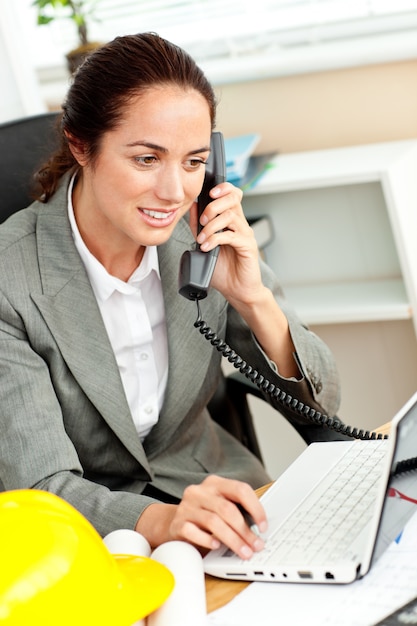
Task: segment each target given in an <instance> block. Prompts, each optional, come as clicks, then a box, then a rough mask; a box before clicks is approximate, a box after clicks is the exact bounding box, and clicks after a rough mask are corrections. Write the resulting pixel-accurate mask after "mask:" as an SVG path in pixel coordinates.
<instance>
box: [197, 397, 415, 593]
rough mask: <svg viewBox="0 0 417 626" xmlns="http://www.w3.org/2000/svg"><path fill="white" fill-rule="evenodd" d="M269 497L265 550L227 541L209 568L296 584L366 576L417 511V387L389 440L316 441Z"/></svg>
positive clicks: (217, 572) (206, 566)
mask: <svg viewBox="0 0 417 626" xmlns="http://www.w3.org/2000/svg"><path fill="white" fill-rule="evenodd" d="M404 469H406V470H407V471H404ZM261 501H262V504H263V506H264V508H265V510H266V514H267V518H268V524H269V528H268V531H267V532H266V533H265V534H264V535H263V538H264V539H265V542H266V545H265V548H264V549H263V550H262V551H261V552H259V553H256V554H254V556H253V557H252V558H251V559H250V560H248V561H245V560H242V559H240V558H239V557H238V556H237V555H236V554H234V553H233V552H232V551H231V550H229V549H228V548H226V547H225V546H222V547H220V548H219V549H218V550H213V551H211V552H209V553H208V554H207V555H206V556H205V557H204V561H203V562H204V569H205V572H206V573H208V574H211V575H213V576H217V577H220V578H226V579H236V580H247V581H253V580H256V581H269V582H291V583H296V582H300V583H349V582H352V581H354V580H356V579H357V578H360V577H362V576H364V575H365V574H366V573H367V572H368V571H369V569H370V567H371V565H372V563H373V562H374V561H375V560H376V559H377V558H378V557H379V556H380V555H381V554H382V553H383V552H384V551H385V549H386V548H387V547H388V545H390V543H391V542H392V541H395V540H396V538H397V537H399V535H400V533H401V531H402V529H403V528H404V526H405V524H406V522H407V521H408V520H409V519H410V517H411V516H412V515H413V513H414V512H415V511H417V393H416V394H415V395H414V396H413V397H412V398H411V399H410V400H409V401H408V402H407V404H406V405H405V406H404V407H403V408H402V409H401V410H400V411H399V413H398V414H397V415H396V416H395V417H394V418H393V420H392V426H391V431H390V436H389V438H388V439H383V440H378V439H377V440H368V441H362V440H353V439H352V441H351V442H350V441H333V442H325V443H313V444H311V445H310V446H308V447H307V448H306V450H305V451H304V452H303V453H302V454H301V455H300V456H299V457H298V458H297V459H296V460H295V462H294V463H293V464H292V465H290V467H289V468H288V469H287V470H286V471H285V472H284V473H283V474H282V476H280V477H279V478H278V479H277V480H276V481H275V482H274V484H273V485H272V486H271V487H270V488H269V489H268V491H267V492H266V493H265V494H264V495H263V496H262V498H261ZM304 509H307V513H306V512H305V511H304Z"/></svg>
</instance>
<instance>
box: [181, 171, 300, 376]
mask: <svg viewBox="0 0 417 626" xmlns="http://www.w3.org/2000/svg"><path fill="white" fill-rule="evenodd" d="M210 195H211V197H212V198H213V201H212V202H210V203H209V204H208V205H207V206H206V208H205V209H204V212H203V213H202V215H201V217H200V223H201V224H202V226H203V228H202V230H201V232H200V233H199V235H198V236H197V241H198V243H199V244H200V247H201V249H202V250H203V251H206V252H207V251H208V250H211V249H212V248H215V247H216V246H218V245H219V246H220V252H219V258H218V261H217V263H216V268H215V270H214V274H213V279H212V281H211V285H212V286H213V287H215V288H216V289H217V290H218V291H220V293H221V294H223V296H224V297H225V298H226V299H227V300H228V301H229V302H230V304H231V305H232V306H233V307H234V308H235V309H236V311H238V313H239V314H240V315H241V316H242V317H243V319H244V320H245V321H246V323H247V324H248V326H249V327H250V329H251V330H252V332H253V334H254V335H255V337H256V339H257V340H258V342H259V344H260V345H261V346H262V348H263V349H264V351H265V353H266V354H267V355H268V357H269V358H270V359H271V361H273V362H274V363H275V364H276V366H277V367H278V371H279V373H280V375H281V376H284V377H286V378H290V377H295V378H299V377H300V375H301V374H300V371H299V369H298V365H297V362H296V360H295V359H294V353H295V347H294V344H293V342H292V338H291V336H290V332H289V327H288V321H287V319H286V317H285V315H284V313H283V311H282V310H281V309H280V307H279V306H278V304H277V302H276V300H275V298H274V296H273V294H272V292H271V291H270V290H269V289H267V288H266V287H265V285H264V284H263V283H262V276H261V270H260V264H259V251H258V245H257V243H256V239H255V235H254V233H253V230H252V228H251V227H250V226H249V224H248V222H247V220H246V217H245V215H244V213H243V209H242V205H241V200H242V195H243V194H242V191H241V190H240V189H237V188H236V187H234V186H233V185H231V184H230V183H221V184H220V185H217V186H216V187H213V189H212V190H211V191H210ZM196 215H197V211H196V207H193V208H192V210H191V215H190V224H191V227H192V228H193V227H194V232H196V231H197V217H196Z"/></svg>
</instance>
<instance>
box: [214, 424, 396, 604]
mask: <svg viewBox="0 0 417 626" xmlns="http://www.w3.org/2000/svg"><path fill="white" fill-rule="evenodd" d="M389 430H390V424H389V422H388V423H387V424H384V425H383V426H381V427H380V428H378V429H377V432H378V433H383V434H384V435H385V434H388V433H389ZM268 486H269V485H266V486H265V487H262V488H261V489H258V490H257V494H258V495H259V496H261V495H262V494H263V493H265V491H266V490H267V489H268ZM248 585H250V582H247V583H246V582H242V581H240V580H223V579H220V578H214V577H213V576H209V575H206V598H207V611H208V613H211V612H212V611H215V610H216V609H219V608H220V607H222V606H224V605H225V604H227V603H228V602H230V600H232V599H233V598H234V597H235V596H237V594H238V593H240V592H241V591H243V589H245V588H246V587H247V586H248Z"/></svg>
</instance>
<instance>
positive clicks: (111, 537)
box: [103, 528, 151, 557]
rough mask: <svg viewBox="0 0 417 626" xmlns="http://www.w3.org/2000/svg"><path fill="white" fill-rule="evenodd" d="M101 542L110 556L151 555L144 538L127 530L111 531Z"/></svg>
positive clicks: (149, 547)
mask: <svg viewBox="0 0 417 626" xmlns="http://www.w3.org/2000/svg"><path fill="white" fill-rule="evenodd" d="M103 542H104V544H105V545H106V547H107V549H108V550H109V552H110V553H111V554H131V555H132V556H147V557H149V556H150V555H151V546H150V545H149V543H148V541H147V540H146V539H145V537H144V536H143V535H141V534H140V533H137V532H136V531H135V530H130V529H128V528H120V529H118V530H113V531H112V532H111V533H109V534H108V535H106V536H105V537H104V538H103Z"/></svg>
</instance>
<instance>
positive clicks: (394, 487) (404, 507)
mask: <svg viewBox="0 0 417 626" xmlns="http://www.w3.org/2000/svg"><path fill="white" fill-rule="evenodd" d="M416 511H417V396H414V397H413V398H412V401H411V404H410V405H409V406H408V408H407V405H406V408H405V414H404V416H403V417H402V418H401V419H400V420H399V422H398V427H397V438H396V445H395V450H394V455H393V461H392V463H391V470H390V476H389V480H388V486H387V490H386V493H385V500H384V506H383V510H382V515H381V519H380V523H379V528H378V534H377V540H376V543H375V548H374V553H373V555H372V562H375V561H376V559H378V558H379V556H380V555H381V554H382V553H383V552H384V551H385V550H386V548H387V547H388V546H389V544H390V543H391V542H392V541H394V540H399V539H400V537H401V532H402V530H403V528H404V526H405V525H406V523H407V522H408V520H409V519H410V518H411V517H412V515H413V514H414V513H415V512H416Z"/></svg>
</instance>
